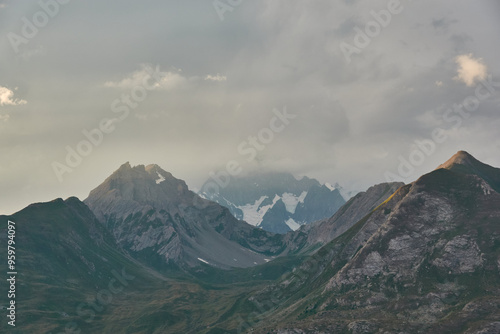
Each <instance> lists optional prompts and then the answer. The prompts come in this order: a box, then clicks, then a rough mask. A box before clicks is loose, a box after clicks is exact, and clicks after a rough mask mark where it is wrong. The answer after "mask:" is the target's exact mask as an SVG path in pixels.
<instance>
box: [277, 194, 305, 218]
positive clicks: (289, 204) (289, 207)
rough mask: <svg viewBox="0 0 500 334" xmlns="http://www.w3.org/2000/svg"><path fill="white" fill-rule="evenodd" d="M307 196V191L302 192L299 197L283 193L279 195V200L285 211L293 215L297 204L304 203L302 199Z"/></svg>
mask: <svg viewBox="0 0 500 334" xmlns="http://www.w3.org/2000/svg"><path fill="white" fill-rule="evenodd" d="M306 196H307V191H303V192H302V193H301V194H300V195H299V196H295V195H294V194H292V193H283V195H281V200H282V201H283V203H285V206H286V211H288V212H290V213H291V214H294V213H295V209H296V208H297V205H298V204H299V203H304V198H306Z"/></svg>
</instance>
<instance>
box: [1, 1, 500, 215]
mask: <svg viewBox="0 0 500 334" xmlns="http://www.w3.org/2000/svg"><path fill="white" fill-rule="evenodd" d="M60 2H61V3H59V2H57V3H56V2H54V0H42V1H41V3H46V4H48V5H47V6H41V5H40V3H39V2H38V1H24V0H16V1H14V0H0V35H1V39H0V57H1V61H0V213H3V214H11V213H13V212H15V211H17V210H19V209H21V208H23V207H25V206H27V205H28V204H30V203H32V202H40V201H48V200H52V199H54V198H57V197H62V198H66V197H68V196H72V195H75V196H78V197H79V198H80V199H82V200H83V199H84V198H86V196H87V195H88V193H89V191H90V190H91V189H93V188H95V187H96V186H97V185H98V184H100V183H101V182H102V181H103V180H104V179H105V178H106V177H107V176H109V175H110V174H111V173H112V172H113V171H114V170H116V169H117V168H118V167H119V166H120V165H121V164H123V163H125V162H127V161H130V163H131V164H132V165H137V164H150V163H156V164H158V165H160V166H161V167H162V168H164V169H165V170H167V171H170V172H171V173H172V174H173V175H174V176H175V177H177V178H181V179H184V180H186V182H187V183H188V185H189V186H190V187H191V188H198V187H200V186H201V184H202V183H203V181H205V180H206V179H207V178H208V177H209V173H210V172H211V171H214V172H216V171H219V170H225V169H226V164H227V163H228V162H229V161H232V160H234V161H236V162H237V163H238V164H239V165H240V166H241V168H240V169H241V173H245V172H247V171H249V170H252V169H254V168H262V169H267V170H269V169H278V170H287V171H290V172H292V173H294V174H295V175H296V176H298V177H300V176H302V175H307V176H310V177H315V178H317V179H318V180H319V181H321V182H330V183H334V182H339V183H340V184H341V185H343V186H345V187H346V188H350V189H360V190H364V189H366V188H367V187H368V186H370V185H372V184H376V183H380V182H385V181H386V177H387V175H392V176H397V177H400V179H401V180H404V181H406V182H410V181H413V180H414V179H416V178H418V176H420V175H422V174H424V173H426V172H428V171H431V170H433V169H434V168H435V167H437V166H438V165H439V164H440V163H442V162H444V161H446V160H447V159H448V158H449V157H450V156H451V155H453V154H454V153H455V152H456V151H458V150H466V151H468V152H469V153H471V154H472V155H474V156H475V157H476V158H478V159H479V160H481V161H483V162H486V163H488V164H491V165H494V166H497V167H498V166H500V131H499V129H500V117H499V112H500V84H497V86H496V87H495V86H494V83H500V62H499V55H500V44H499V43H498V41H499V37H500V4H499V3H498V1H496V0H491V1H488V0H484V1H470V0H453V1H451V0H450V1H439V2H438V1H431V0H424V1H409V0H401V2H400V4H399V5H398V4H397V3H396V2H395V0H391V1H386V0H384V1H378V0H377V1H374V0H359V1H356V0H352V1H350V0H343V1H340V0H339V1H336V0H315V1H305V0H303V1H294V0H268V1H261V0H242V1H238V0H232V1H228V0H221V1H215V2H214V1H213V0H193V1H174V0H167V1H165V0H163V1H159V0H158V1H155V0H149V1H136V0H134V1H132V0H120V1H116V0H110V1H93V0H88V1H76V0H73V1H67V0H65V1H62V0H60ZM66 2H67V3H66ZM231 3H232V4H231ZM54 4H56V5H54ZM43 7H45V9H44V8H43ZM373 12H374V13H380V14H379V15H378V16H379V17H378V19H379V21H380V23H377V21H376V19H375V16H377V15H374V14H373ZM387 13H390V17H388V16H387V15H386V14H387ZM366 29H368V34H369V35H366ZM360 31H362V32H363V33H360ZM155 71H156V75H154V73H155ZM488 80H489V81H490V82H491V81H492V82H493V84H491V83H490V84H489V86H488V84H487V85H485V84H484V82H485V81H486V82H487V81H488ZM478 92H479V97H480V98H478V97H476V95H477V93H478ZM127 99H128V100H127ZM127 101H128V102H127ZM464 103H465V104H466V105H467V106H468V109H470V110H471V111H470V112H469V111H467V110H465V111H464V109H463V110H462V111H460V110H459V109H458V108H456V110H453V107H454V104H456V105H459V104H464ZM450 108H451V109H452V110H450ZM277 114H280V115H281V117H282V118H284V121H283V120H281V119H279V118H277V116H276V115H277ZM283 115H285V116H283ZM286 115H289V116H286ZM286 117H289V118H288V119H287V118H286ZM100 126H101V127H103V128H104V130H106V131H107V132H108V133H103V135H102V139H101V138H100V136H99V135H98V133H97V132H96V131H94V132H92V130H93V129H94V128H99V127H100ZM439 129H441V130H439ZM85 130H87V131H89V132H91V133H92V134H93V135H94V137H93V138H94V139H93V140H94V143H91V141H90V140H88V139H87V137H86V136H85V134H84V133H83V132H84V131H85ZM99 131H100V132H102V129H101V130H99ZM436 131H437V132H436ZM433 133H439V138H440V140H439V141H440V142H436V141H434V145H432V144H429V140H430V139H433ZM259 134H260V137H259ZM249 136H254V137H256V138H257V139H256V141H254V142H253V144H252V142H251V140H249ZM443 138H445V139H443ZM433 140H434V139H433ZM416 141H420V142H424V143H427V146H424V149H422V150H427V152H423V153H419V152H421V151H417V150H418V146H417V145H416ZM252 145H254V146H252ZM238 147H239V148H240V150H238ZM68 149H70V150H75V152H76V154H78V150H80V152H81V153H84V154H85V156H81V157H80V158H81V159H78V158H77V157H71V158H70V160H69V163H68V161H66V160H67V155H68ZM252 152H257V154H256V155H255V156H254V154H253V153H252ZM80 155H83V154H80ZM401 159H404V160H406V161H408V164H406V165H407V166H406V167H405V168H403V167H401V164H402V163H401V161H402V160H401ZM80 160H81V161H80ZM233 167H234V166H233ZM398 168H399V169H400V171H398ZM401 171H403V173H401ZM387 172H389V173H390V174H388V173H387Z"/></svg>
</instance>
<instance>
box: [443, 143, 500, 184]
mask: <svg viewBox="0 0 500 334" xmlns="http://www.w3.org/2000/svg"><path fill="white" fill-rule="evenodd" d="M439 169H446V170H449V171H452V172H457V173H462V174H468V175H475V176H477V177H479V178H481V179H483V180H484V181H486V182H487V183H488V184H489V185H490V186H491V187H492V188H493V189H494V190H495V191H496V192H499V193H500V168H495V167H492V166H490V165H487V164H484V163H482V162H481V161H479V160H477V159H476V158H474V157H473V156H472V155H471V154H469V153H467V152H465V151H458V152H457V153H456V154H455V155H453V156H452V157H451V158H450V159H449V160H448V161H446V162H445V163H444V164H441V165H439V167H438V168H437V169H436V170H439Z"/></svg>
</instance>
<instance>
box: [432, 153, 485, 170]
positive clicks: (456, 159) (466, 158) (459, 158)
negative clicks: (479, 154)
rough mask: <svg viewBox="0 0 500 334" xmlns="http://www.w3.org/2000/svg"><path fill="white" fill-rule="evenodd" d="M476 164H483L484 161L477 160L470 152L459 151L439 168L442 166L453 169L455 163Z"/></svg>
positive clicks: (463, 164) (440, 166)
mask: <svg viewBox="0 0 500 334" xmlns="http://www.w3.org/2000/svg"><path fill="white" fill-rule="evenodd" d="M475 164H482V163H481V162H479V161H478V160H476V158H474V157H473V156H472V155H470V154H469V153H468V152H466V151H458V152H457V153H455V154H454V155H453V156H452V157H451V158H450V159H448V161H446V162H445V163H444V164H441V165H439V167H438V168H437V169H440V168H445V169H451V168H452V167H453V166H455V165H462V166H473V165H475Z"/></svg>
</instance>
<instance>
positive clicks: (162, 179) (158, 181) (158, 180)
mask: <svg viewBox="0 0 500 334" xmlns="http://www.w3.org/2000/svg"><path fill="white" fill-rule="evenodd" d="M156 174H158V177H159V179H157V180H156V184H160V183H162V182H163V181H165V177H164V176H163V175H161V174H160V172H156Z"/></svg>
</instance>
